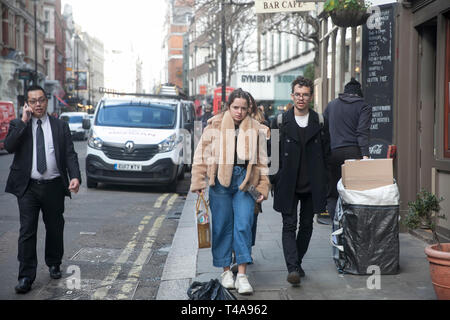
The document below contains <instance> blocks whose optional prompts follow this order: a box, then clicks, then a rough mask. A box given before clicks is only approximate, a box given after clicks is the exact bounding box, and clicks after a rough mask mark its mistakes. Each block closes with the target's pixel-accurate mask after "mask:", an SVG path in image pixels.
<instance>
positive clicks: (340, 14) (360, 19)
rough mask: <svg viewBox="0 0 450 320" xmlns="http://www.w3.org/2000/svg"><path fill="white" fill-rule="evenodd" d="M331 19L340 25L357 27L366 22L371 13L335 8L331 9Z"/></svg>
mask: <svg viewBox="0 0 450 320" xmlns="http://www.w3.org/2000/svg"><path fill="white" fill-rule="evenodd" d="M330 17H331V20H332V21H333V23H334V24H335V25H337V26H338V27H343V28H349V27H357V26H360V25H362V24H364V23H366V21H367V19H368V18H369V17H370V14H369V13H367V12H365V11H358V10H334V11H330Z"/></svg>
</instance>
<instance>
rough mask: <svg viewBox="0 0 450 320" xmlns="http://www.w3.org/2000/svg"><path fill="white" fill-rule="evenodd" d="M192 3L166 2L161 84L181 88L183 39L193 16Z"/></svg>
mask: <svg viewBox="0 0 450 320" xmlns="http://www.w3.org/2000/svg"><path fill="white" fill-rule="evenodd" d="M193 4H194V1H193V0H190V1H186V0H183V1H178V0H167V16H166V23H165V26H166V30H165V35H166V36H165V38H164V40H163V51H164V52H165V67H164V70H165V75H164V79H162V82H166V83H171V84H174V85H176V86H177V87H179V88H183V37H184V34H185V33H186V31H187V30H188V27H189V24H190V21H191V17H192V14H193Z"/></svg>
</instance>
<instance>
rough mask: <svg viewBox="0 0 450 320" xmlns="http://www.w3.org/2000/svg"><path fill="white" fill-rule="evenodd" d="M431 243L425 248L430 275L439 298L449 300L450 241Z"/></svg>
mask: <svg viewBox="0 0 450 320" xmlns="http://www.w3.org/2000/svg"><path fill="white" fill-rule="evenodd" d="M441 246H442V250H438V245H437V244H433V245H431V246H428V247H426V248H425V254H426V255H427V258H428V261H429V262H430V275H431V281H432V282H433V286H434V291H435V292H436V296H437V298H438V299H439V300H450V243H441Z"/></svg>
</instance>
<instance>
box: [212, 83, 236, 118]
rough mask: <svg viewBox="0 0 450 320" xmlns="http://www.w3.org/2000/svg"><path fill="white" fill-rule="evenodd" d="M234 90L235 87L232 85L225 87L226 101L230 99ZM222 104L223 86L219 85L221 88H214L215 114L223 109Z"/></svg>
mask: <svg viewBox="0 0 450 320" xmlns="http://www.w3.org/2000/svg"><path fill="white" fill-rule="evenodd" d="M233 90H234V88H231V87H226V88H225V93H226V96H227V98H226V100H225V101H228V97H229V96H230V94H231V93H232V92H233ZM221 104H222V87H219V88H216V89H214V101H213V114H214V115H216V114H218V113H219V112H220V111H221V109H220V106H221Z"/></svg>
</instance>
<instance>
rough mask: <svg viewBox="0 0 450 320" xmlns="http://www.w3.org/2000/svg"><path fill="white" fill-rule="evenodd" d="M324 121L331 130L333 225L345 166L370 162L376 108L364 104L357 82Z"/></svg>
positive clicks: (328, 110)
mask: <svg viewBox="0 0 450 320" xmlns="http://www.w3.org/2000/svg"><path fill="white" fill-rule="evenodd" d="M324 118H325V119H326V121H327V122H328V123H329V127H330V144H331V156H330V160H329V161H330V170H329V177H328V181H329V190H328V198H327V207H328V212H329V213H330V217H331V220H332V221H333V219H334V214H335V210H336V203H337V199H338V197H339V194H338V191H337V183H338V182H339V180H340V179H341V177H342V172H341V166H342V165H343V164H344V162H345V160H347V159H362V158H364V159H368V158H369V134H370V123H371V120H372V108H371V107H370V106H369V105H368V104H367V103H365V102H364V99H363V93H362V90H361V84H360V83H359V82H358V81H356V80H355V78H352V79H351V80H350V82H348V83H347V84H346V85H345V88H344V93H341V94H339V97H338V98H337V99H334V100H333V101H331V102H330V103H328V106H327V108H326V109H325V112H324Z"/></svg>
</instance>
